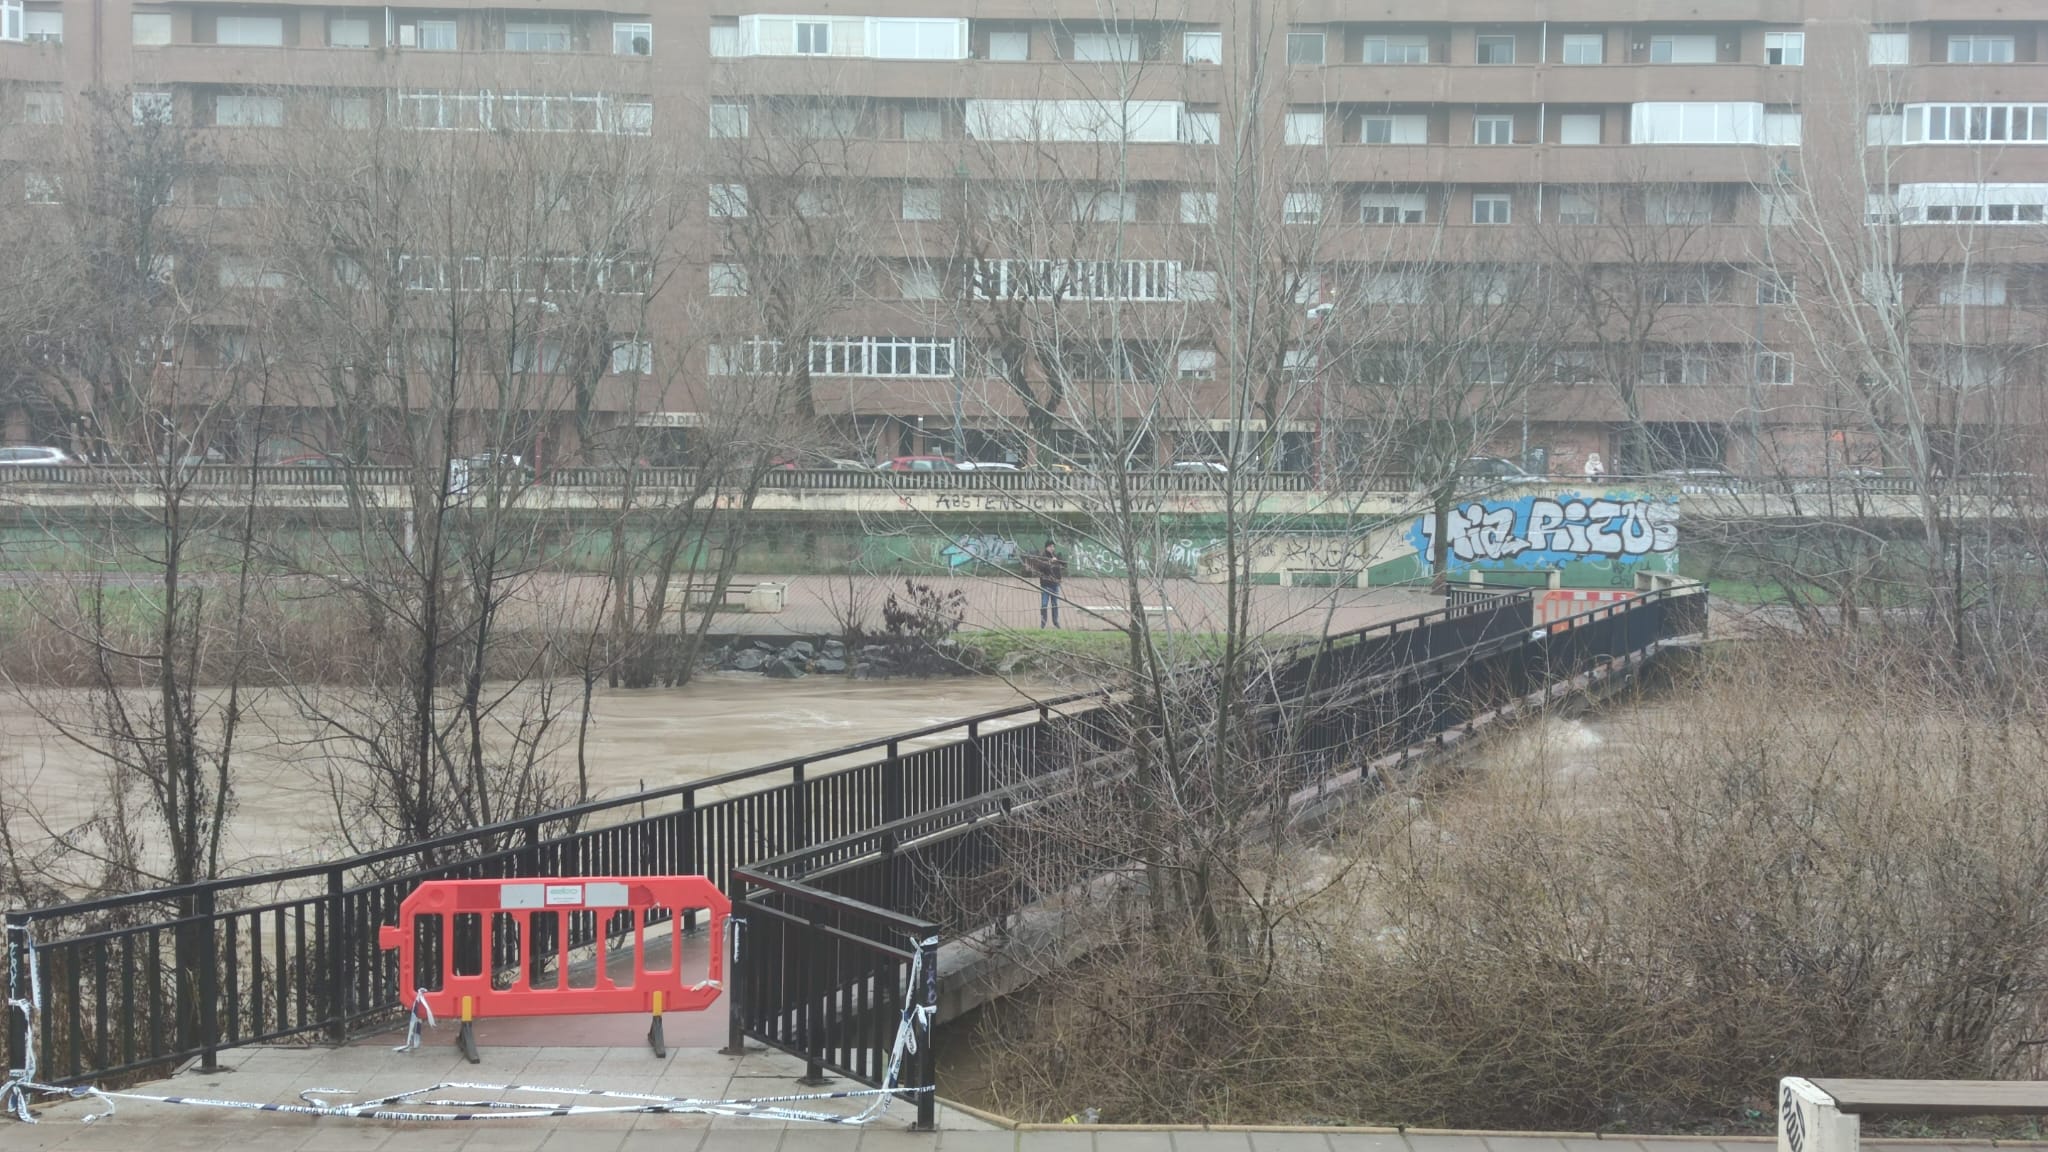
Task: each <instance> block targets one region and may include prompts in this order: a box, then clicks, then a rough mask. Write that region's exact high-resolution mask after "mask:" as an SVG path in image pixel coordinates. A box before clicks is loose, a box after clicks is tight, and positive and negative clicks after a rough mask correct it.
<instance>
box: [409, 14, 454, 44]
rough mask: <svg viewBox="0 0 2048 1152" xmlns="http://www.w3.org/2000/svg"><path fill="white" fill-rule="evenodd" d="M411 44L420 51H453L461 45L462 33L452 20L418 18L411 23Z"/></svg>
mask: <svg viewBox="0 0 2048 1152" xmlns="http://www.w3.org/2000/svg"><path fill="white" fill-rule="evenodd" d="M429 31H431V32H432V33H433V35H432V36H431V37H429V36H428V35H427V33H428V32H429ZM429 40H431V41H432V43H429V42H428V41H429ZM412 46H413V47H414V48H415V49H416V50H418V51H421V52H455V51H459V50H460V49H461V47H462V34H461V32H460V30H459V29H457V28H456V26H455V21H453V20H420V21H417V22H415V23H414V24H413V44H412Z"/></svg>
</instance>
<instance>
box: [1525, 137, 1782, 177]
mask: <svg viewBox="0 0 2048 1152" xmlns="http://www.w3.org/2000/svg"><path fill="white" fill-rule="evenodd" d="M1537 151H1538V152H1540V154H1541V157H1540V160H1539V162H1538V163H1537V165H1536V172H1537V173H1538V175H1539V177H1540V178H1541V179H1543V180H1546V181H1548V182H1550V183H1552V184H1632V183H1638V182H1642V181H1649V182H1652V183H1658V184H1692V183H1702V184H1748V183H1754V182H1756V181H1758V180H1761V179H1763V178H1764V177H1765V176H1766V175H1768V174H1769V172H1770V171H1771V166H1772V157H1774V156H1776V155H1777V154H1778V152H1779V151H1781V149H1775V148H1768V147H1765V146H1763V145H1758V144H1602V145H1590V144H1589V145H1562V144H1548V145H1544V146H1543V147H1542V148H1540V149H1538V150H1537Z"/></svg>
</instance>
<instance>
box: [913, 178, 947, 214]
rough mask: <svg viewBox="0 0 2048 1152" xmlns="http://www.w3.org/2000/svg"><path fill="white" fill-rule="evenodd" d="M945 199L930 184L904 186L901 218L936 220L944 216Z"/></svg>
mask: <svg viewBox="0 0 2048 1152" xmlns="http://www.w3.org/2000/svg"><path fill="white" fill-rule="evenodd" d="M944 205H945V197H944V196H943V195H942V194H941V193H940V191H939V189H938V188H937V187H936V186H934V185H931V184H905V185H904V186H903V218H904V219H905V220H938V219H941V218H943V216H944V214H945V213H944Z"/></svg>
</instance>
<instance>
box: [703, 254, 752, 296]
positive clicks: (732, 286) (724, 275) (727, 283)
mask: <svg viewBox="0 0 2048 1152" xmlns="http://www.w3.org/2000/svg"><path fill="white" fill-rule="evenodd" d="M705 277H706V280H707V281H708V283H707V286H706V290H707V291H709V292H710V294H711V295H713V296H745V295H747V293H748V290H749V285H750V282H749V280H748V278H747V266H746V265H745V264H740V263H737V262H735V261H731V260H714V261H712V262H711V263H710V264H709V265H708V266H707V267H706V268H705Z"/></svg>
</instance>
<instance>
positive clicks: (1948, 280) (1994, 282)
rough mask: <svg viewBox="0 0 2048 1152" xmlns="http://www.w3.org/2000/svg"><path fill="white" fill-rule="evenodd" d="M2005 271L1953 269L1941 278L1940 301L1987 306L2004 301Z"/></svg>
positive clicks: (2000, 303)
mask: <svg viewBox="0 0 2048 1152" xmlns="http://www.w3.org/2000/svg"><path fill="white" fill-rule="evenodd" d="M2005 299H2006V297H2005V273H2004V272H1999V271H1993V270H1990V269H1983V268H1978V269H1968V270H1966V269H1961V268H1958V269H1953V270H1951V271H1949V272H1948V273H1947V274H1945V275H1944V276H1943V277H1942V278H1941V302H1942V303H1943V304H1946V305H1975V306H1979V307H1989V306H1996V305H2002V304H2004V303H2005Z"/></svg>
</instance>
